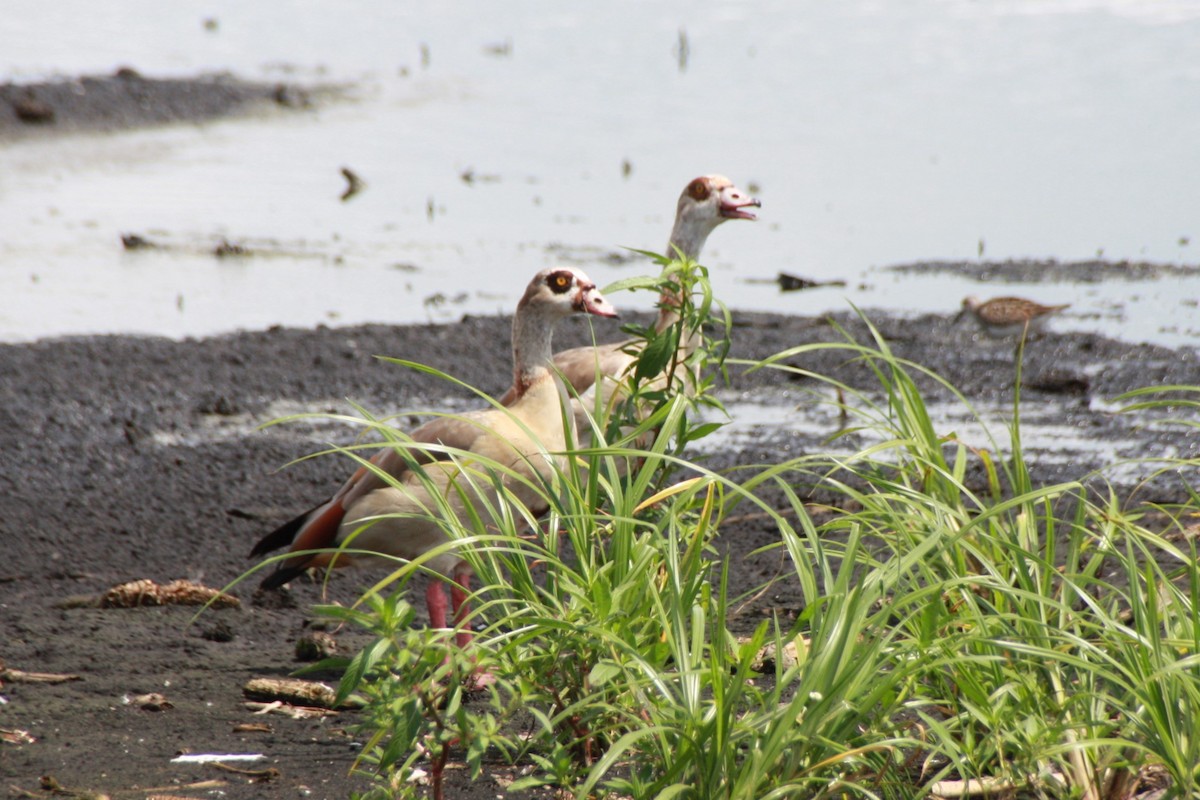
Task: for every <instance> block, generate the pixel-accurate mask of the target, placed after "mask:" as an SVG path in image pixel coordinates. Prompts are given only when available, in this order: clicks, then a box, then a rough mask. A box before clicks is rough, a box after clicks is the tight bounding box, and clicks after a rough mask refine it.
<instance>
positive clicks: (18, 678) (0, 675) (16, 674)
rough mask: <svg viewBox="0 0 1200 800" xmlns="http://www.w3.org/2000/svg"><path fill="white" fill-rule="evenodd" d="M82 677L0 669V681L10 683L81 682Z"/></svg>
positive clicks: (59, 673)
mask: <svg viewBox="0 0 1200 800" xmlns="http://www.w3.org/2000/svg"><path fill="white" fill-rule="evenodd" d="M81 680H83V676H82V675H72V674H70V673H66V672H25V671H24V670H20V669H0V681H9V682H11V683H68V682H70V681H81Z"/></svg>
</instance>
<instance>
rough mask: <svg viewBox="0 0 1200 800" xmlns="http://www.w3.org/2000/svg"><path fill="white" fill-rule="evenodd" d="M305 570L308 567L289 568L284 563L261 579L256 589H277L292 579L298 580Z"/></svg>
mask: <svg viewBox="0 0 1200 800" xmlns="http://www.w3.org/2000/svg"><path fill="white" fill-rule="evenodd" d="M307 569H308V567H305V566H295V567H289V566H287V563H286V562H284V563H281V564H280V565H279V568H278V569H276V570H275V571H274V572H272V573H271V574H270V575H268V576H267V577H265V578H263V579H262V583H260V584H259V585H258V588H260V589H278V588H279V587H280V586H283V585H284V584H285V583H288V582H289V581H291V580H292V579H293V578H299V577H300V576H301V575H303V574H304V573H305V571H307Z"/></svg>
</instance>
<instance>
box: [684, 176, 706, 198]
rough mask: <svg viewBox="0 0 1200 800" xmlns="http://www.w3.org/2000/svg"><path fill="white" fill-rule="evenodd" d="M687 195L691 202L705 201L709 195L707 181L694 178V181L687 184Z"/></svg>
mask: <svg viewBox="0 0 1200 800" xmlns="http://www.w3.org/2000/svg"><path fill="white" fill-rule="evenodd" d="M687 193H688V196H689V197H691V198H692V199H693V200H697V201H701V202H702V201H704V200H707V199H708V195H709V194H710V191H709V188H708V181H706V180H704V178H696V180H694V181H692V182H691V183H689V184H688V188H687Z"/></svg>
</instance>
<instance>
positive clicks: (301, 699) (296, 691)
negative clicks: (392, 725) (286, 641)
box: [242, 678, 361, 708]
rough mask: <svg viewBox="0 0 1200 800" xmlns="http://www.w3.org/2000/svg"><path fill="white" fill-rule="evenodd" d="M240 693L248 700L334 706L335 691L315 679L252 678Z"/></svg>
mask: <svg viewBox="0 0 1200 800" xmlns="http://www.w3.org/2000/svg"><path fill="white" fill-rule="evenodd" d="M242 694H244V695H246V697H247V698H249V699H250V700H259V701H263V702H268V703H269V702H271V701H273V700H279V701H282V702H284V703H291V704H293V705H299V706H315V707H317V708H335V707H336V706H335V704H334V701H335V700H336V698H337V692H335V691H334V690H333V689H331V688H329V687H328V686H326V685H325V684H323V683H318V682H317V681H302V680H299V679H297V678H252V679H250V680H249V681H247V682H246V685H245V686H243V687H242ZM360 705H361V704H360V703H355V702H353V701H348V702H345V703H342V704H341V707H343V708H357V707H359V706H360Z"/></svg>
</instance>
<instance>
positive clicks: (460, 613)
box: [450, 564, 495, 692]
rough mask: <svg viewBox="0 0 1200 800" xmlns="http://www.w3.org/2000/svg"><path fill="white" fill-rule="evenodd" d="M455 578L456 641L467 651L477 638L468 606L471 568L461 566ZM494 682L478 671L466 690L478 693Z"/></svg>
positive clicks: (452, 593) (453, 603)
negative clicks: (471, 623) (471, 625)
mask: <svg viewBox="0 0 1200 800" xmlns="http://www.w3.org/2000/svg"><path fill="white" fill-rule="evenodd" d="M453 577H454V580H453V582H452V583H451V584H450V602H451V604H452V605H453V606H454V627H455V628H456V629H457V630H458V633H457V634H456V636H455V641H456V642H457V644H458V646H459V648H460V649H463V650H465V649H466V648H468V647H470V646H471V641H472V640H473V639H474V638H475V637H474V634H472V633H471V628H470V627H469V626H470V617H471V609H470V607H469V606H468V605H467V595H469V594H470V593H471V568H470V567H468V566H467V565H466V564H461V565H459V567H458V568H457V569H455V570H454V576H453ZM494 682H495V678H493V677H492V675H490V674H489V673H487V672H485V671H483V670H481V669H476V671H475V674H474V675H472V676H471V678H470V680H468V681H467V684H466V689H467V691H468V692H476V691H479V690H480V689H482V688H484V687H485V686H488V685H490V684H492V683H494Z"/></svg>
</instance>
